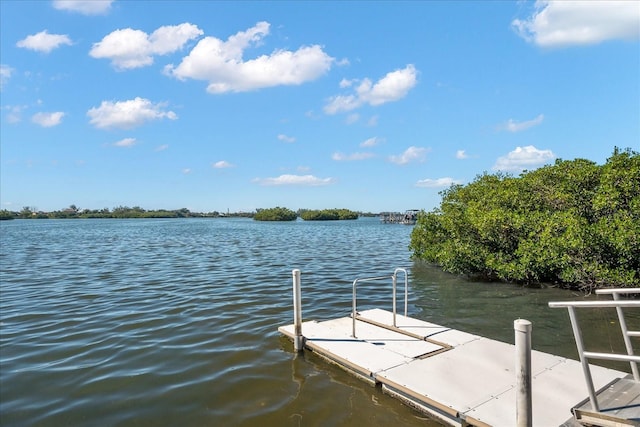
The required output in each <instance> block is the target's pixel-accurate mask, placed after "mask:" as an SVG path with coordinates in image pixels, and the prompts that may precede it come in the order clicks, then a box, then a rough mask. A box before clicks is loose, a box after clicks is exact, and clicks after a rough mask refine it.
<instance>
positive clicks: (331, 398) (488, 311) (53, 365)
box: [0, 218, 640, 427]
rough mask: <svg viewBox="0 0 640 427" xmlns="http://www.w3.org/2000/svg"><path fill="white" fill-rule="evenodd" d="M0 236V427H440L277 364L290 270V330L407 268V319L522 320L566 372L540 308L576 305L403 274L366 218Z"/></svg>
mask: <svg viewBox="0 0 640 427" xmlns="http://www.w3.org/2000/svg"><path fill="white" fill-rule="evenodd" d="M0 232H1V235H0V272H1V276H0V297H1V306H0V309H1V310H0V322H1V323H0V327H1V329H0V332H1V334H0V424H1V425H2V426H32V425H33V426H61V425H65V426H67V425H69V426H70V425H73V426H105V425H110V426H159V425H167V426H170V425H179V426H180V427H188V426H223V425H224V426H253V425H260V426H299V425H304V426H361V425H365V424H366V425H372V426H388V425H407V426H414V425H415V426H437V425H439V424H437V423H435V422H433V421H429V420H425V419H424V417H422V416H421V415H420V414H418V413H416V412H414V411H413V410H411V409H409V408H407V407H405V406H403V405H402V404H401V403H399V402H397V401H396V400H394V399H392V398H390V397H388V396H386V395H384V394H382V393H381V391H380V390H379V389H377V388H374V387H370V386H368V385H366V384H365V383H362V382H360V381H359V380H357V379H355V378H353V377H351V376H350V375H349V374H347V373H345V372H343V371H342V370H340V369H338V368H336V367H332V366H329V365H327V364H326V363H324V362H322V361H320V360H318V359H317V358H316V357H315V356H314V355H310V354H307V353H304V354H303V355H300V356H297V355H295V354H294V353H293V348H292V345H291V343H290V342H289V341H288V340H287V339H285V338H283V337H281V336H280V335H279V334H278V333H277V328H278V326H281V325H284V324H289V323H292V308H291V270H292V269H293V268H299V269H301V270H302V289H303V301H302V302H303V317H304V318H305V319H317V320H322V319H326V318H330V317H336V316H345V315H348V313H349V312H350V308H351V306H350V304H351V282H352V281H353V279H355V278H356V277H363V276H378V275H387V274H391V273H392V272H393V269H394V268H395V267H406V268H408V269H410V297H409V298H410V304H409V311H410V315H412V316H414V317H418V318H424V319H427V320H431V321H434V322H436V323H440V324H444V325H447V326H451V327H454V328H458V329H462V330H466V331H469V332H472V333H480V334H483V335H487V336H490V337H492V338H495V339H500V340H503V341H507V342H513V320H514V319H517V318H518V317H522V318H526V319H529V320H531V321H532V322H533V327H534V329H533V346H534V348H536V349H540V350H543V351H548V352H552V353H555V354H559V355H563V356H567V357H573V358H575V357H576V356H575V347H574V344H573V338H572V335H571V331H570V327H569V321H568V316H567V313H566V310H558V309H554V310H552V309H549V308H548V307H547V302H548V301H550V300H566V299H582V298H584V296H582V295H578V294H574V293H571V292H567V291H561V290H557V289H529V288H523V287H520V286H510V285H504V284H491V283H479V282H470V281H466V280H464V279H463V278H461V277H458V276H452V275H447V274H444V273H442V272H440V271H439V270H437V269H435V268H432V267H429V266H426V265H423V264H420V263H416V264H414V263H413V262H412V261H411V260H410V253H409V252H408V250H407V245H408V243H409V238H410V232H411V227H407V226H401V225H383V224H380V223H379V221H378V220H377V219H376V218H368V219H360V220H357V221H338V222H303V221H297V222H293V223H261V222H254V221H252V220H249V219H188V220H185V219H180V220H66V221H65V220H60V221H57V220H32V221H24V220H14V221H0ZM591 298H593V297H591ZM373 307H380V308H387V309H390V291H389V290H388V289H386V288H385V289H384V291H382V290H381V289H378V288H377V287H375V286H372V287H371V288H370V289H366V288H364V287H363V289H362V291H360V290H359V308H361V309H366V308H373ZM612 314H613V313H612ZM581 319H583V318H582V317H581ZM583 321H584V325H585V329H586V334H587V337H586V339H587V341H588V342H592V343H593V345H594V346H595V347H598V348H604V349H611V348H613V349H618V350H619V349H620V348H622V347H621V344H620V341H621V340H620V338H619V329H617V323H616V322H615V320H614V318H613V315H610V314H608V313H595V314H590V315H588V316H584V320H583ZM629 323H630V326H634V325H637V324H639V323H640V319H638V317H637V316H635V317H634V316H632V317H631V319H629ZM592 332H593V336H594V337H595V336H598V338H592V337H591V335H590V334H591V333H592ZM616 367H617V366H616ZM618 368H619V369H625V370H628V367H626V366H625V365H623V366H622V367H618Z"/></svg>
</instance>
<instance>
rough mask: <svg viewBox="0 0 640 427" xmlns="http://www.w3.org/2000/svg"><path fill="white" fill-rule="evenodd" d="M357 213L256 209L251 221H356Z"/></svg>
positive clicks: (346, 211)
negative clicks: (300, 219) (299, 219)
mask: <svg viewBox="0 0 640 427" xmlns="http://www.w3.org/2000/svg"><path fill="white" fill-rule="evenodd" d="M359 216H360V215H359V214H358V212H354V211H350V210H349V209H322V210H311V209H301V210H299V211H298V212H294V211H292V210H291V209H287V208H281V207H275V208H268V209H257V211H256V214H255V215H254V216H253V219H254V220H256V221H295V220H296V219H298V217H300V218H302V219H303V220H305V221H337V220H352V219H358V217H359Z"/></svg>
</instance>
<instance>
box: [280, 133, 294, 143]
mask: <svg viewBox="0 0 640 427" xmlns="http://www.w3.org/2000/svg"><path fill="white" fill-rule="evenodd" d="M278 139H279V140H280V141H282V142H288V143H293V142H296V139H295V138H294V137H293V136H287V135H285V134H282V133H281V134H280V135H278Z"/></svg>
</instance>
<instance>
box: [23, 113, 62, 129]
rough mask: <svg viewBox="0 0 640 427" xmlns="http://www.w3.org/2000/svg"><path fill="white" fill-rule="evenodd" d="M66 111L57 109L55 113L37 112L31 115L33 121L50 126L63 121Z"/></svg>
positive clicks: (43, 125) (44, 126)
mask: <svg viewBox="0 0 640 427" xmlns="http://www.w3.org/2000/svg"><path fill="white" fill-rule="evenodd" d="M63 117H64V113H63V112H62V111H56V112H54V113H36V114H34V115H33V116H32V117H31V121H32V122H33V123H35V124H37V125H40V126H42V127H43V128H50V127H53V126H57V125H59V124H60V123H62V118H63Z"/></svg>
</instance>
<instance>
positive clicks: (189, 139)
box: [0, 0, 640, 213]
mask: <svg viewBox="0 0 640 427" xmlns="http://www.w3.org/2000/svg"><path fill="white" fill-rule="evenodd" d="M639 41H640V2H637V1H620V2H618V1H603V2H599V1H585V2H581V1H557V2H556V1H536V2H533V1H513V2H511V1H487V2H484V1H468V2H465V1H454V2H450V1H443V2H439V1H406V2H404V1H393V2H391V1H389V2H387V1H370V2H369V1H364V0H363V1H340V2H337V1H336V2H332V1H324V2H319V1H313V2H307V1H296V2H287V1H275V2H270V1H258V2H251V1H239V2H224V1H189V0H183V1H171V0H164V1H151V0H149V1H136V0H129V1H124V0H114V1H111V0H105V1H100V0H90V1H69V0H67V1H62V0H56V1H44V0H43V1H17V0H0V64H1V65H0V66H1V68H0V79H1V80H0V82H1V83H0V85H1V86H0V87H1V90H0V120H1V121H0V209H8V210H12V211H20V210H22V209H23V208H24V207H29V208H30V209H34V210H41V211H53V210H63V209H65V208H67V207H69V206H71V205H75V206H76V207H78V208H79V209H103V208H109V209H113V208H114V207H119V206H129V207H134V206H139V207H142V208H144V209H147V210H153V209H181V208H187V209H189V210H191V211H194V212H213V211H218V212H227V211H230V212H251V211H255V210H256V209H259V208H271V207H277V206H278V207H286V208H289V209H292V210H298V209H332V208H344V209H350V210H354V211H361V212H373V213H377V212H383V211H399V212H402V211H404V210H407V209H424V210H427V211H429V210H432V209H434V208H436V207H438V206H439V204H440V201H441V196H440V194H439V192H441V191H443V190H444V189H446V188H448V187H449V186H451V185H452V184H466V183H469V182H471V181H473V180H474V179H475V178H476V177H477V176H478V175H481V174H483V173H485V172H486V173H497V172H504V173H508V174H512V175H514V176H518V175H519V174H520V173H522V172H523V171H524V170H534V169H536V168H538V167H541V166H543V165H547V164H553V163H554V162H555V161H556V159H563V160H572V159H576V158H584V159H588V160H592V161H594V162H596V163H597V164H603V163H605V162H606V159H607V158H608V157H610V156H611V154H612V152H613V149H614V147H616V146H617V147H620V148H627V147H628V148H632V149H634V150H639V149H640V43H639Z"/></svg>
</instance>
